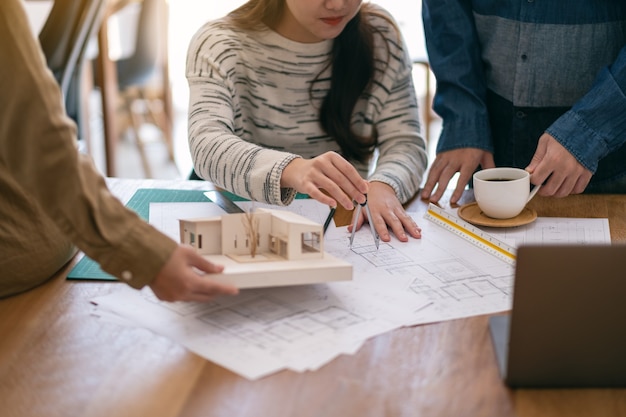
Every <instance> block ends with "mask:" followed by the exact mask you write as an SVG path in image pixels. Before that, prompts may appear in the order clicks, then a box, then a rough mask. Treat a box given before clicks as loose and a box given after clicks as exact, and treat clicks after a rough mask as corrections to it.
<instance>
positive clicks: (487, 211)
mask: <svg viewBox="0 0 626 417" xmlns="http://www.w3.org/2000/svg"><path fill="white" fill-rule="evenodd" d="M473 179H474V197H475V198H476V203H478V207H480V210H481V211H482V212H483V214H484V215H486V216H488V217H491V218H494V219H510V218H512V217H515V216H517V215H518V214H520V213H521V212H522V210H524V207H526V203H528V202H529V201H530V200H531V199H532V198H533V197H534V196H535V194H536V193H537V191H538V190H539V186H535V187H534V188H533V189H532V191H531V188H530V187H531V184H530V174H529V173H528V171H526V170H523V169H520V168H505V167H501V168H487V169H483V170H481V171H478V172H475V173H474V176H473Z"/></svg>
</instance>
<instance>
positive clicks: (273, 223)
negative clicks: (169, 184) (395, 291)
mask: <svg viewBox="0 0 626 417" xmlns="http://www.w3.org/2000/svg"><path fill="white" fill-rule="evenodd" d="M179 224H180V241H181V243H184V244H187V245H190V246H192V247H193V248H195V250H196V251H198V253H200V254H201V255H203V256H204V257H205V258H207V259H208V260H209V261H211V262H214V263H216V264H221V265H224V271H223V272H222V273H221V274H215V275H212V276H211V279H215V280H216V281H221V282H228V283H231V284H233V285H235V286H237V287H238V288H257V287H275V286H284V285H302V284H313V283H321V282H329V281H347V280H351V279H352V265H351V264H350V263H348V262H346V261H344V260H341V259H339V258H336V257H334V256H332V255H330V254H328V253H326V252H324V236H323V226H322V225H320V224H317V223H315V222H313V221H311V220H309V219H307V218H306V217H303V216H300V215H298V214H295V213H292V212H289V211H284V210H272V209H256V210H255V211H254V212H250V213H232V214H225V215H223V216H220V217H211V218H201V219H180V220H179Z"/></svg>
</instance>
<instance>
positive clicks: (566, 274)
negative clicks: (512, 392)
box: [490, 245, 626, 388]
mask: <svg viewBox="0 0 626 417" xmlns="http://www.w3.org/2000/svg"><path fill="white" fill-rule="evenodd" d="M490 331H491V336H492V340H493V343H494V348H495V351H496V356H497V359H498V365H499V367H500V371H501V374H502V377H503V379H504V382H505V383H506V384H507V385H508V386H510V387H512V388H574V387H579V388H582V387H589V388H590V387H626V245H564V246H533V245H529V246H521V247H520V248H519V249H518V251H517V262H516V267H515V283H514V288H513V305H512V309H511V313H510V314H508V315H501V316H493V317H491V318H490Z"/></svg>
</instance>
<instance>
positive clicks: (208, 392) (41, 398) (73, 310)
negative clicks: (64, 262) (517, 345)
mask: <svg viewBox="0 0 626 417" xmlns="http://www.w3.org/2000/svg"><path fill="white" fill-rule="evenodd" d="M112 186H113V188H114V189H115V190H117V192H118V193H119V194H118V195H122V196H124V197H125V198H129V197H130V196H131V195H132V192H133V189H134V188H135V187H139V186H141V187H159V188H163V187H170V188H189V187H192V188H195V189H198V188H203V187H204V188H206V189H210V186H209V185H208V184H207V183H204V182H184V181H180V182H176V181H168V182H164V181H155V180H150V181H148V180H144V181H141V180H114V181H112ZM470 199H471V195H467V196H466V197H465V201H464V202H467V201H469V200H470ZM411 204H412V205H413V206H415V207H416V206H418V205H420V204H425V203H424V202H422V201H414V202H413V203H411ZM531 205H532V207H533V208H535V209H536V210H537V212H538V213H539V215H540V216H546V217H547V216H559V217H568V216H570V217H606V218H609V224H610V229H611V236H612V239H613V240H614V241H616V242H626V196H570V197H568V198H565V199H544V198H541V197H536V198H535V199H534V200H533V201H532V202H531ZM444 206H445V204H444ZM68 269H69V267H68V268H66V269H64V270H63V271H61V272H60V273H59V274H58V275H57V276H56V277H54V278H53V279H51V280H50V281H49V282H48V283H46V284H44V285H42V286H41V287H38V288H36V289H34V290H32V291H30V292H27V293H24V294H21V295H18V296H14V297H10V298H6V299H2V300H0V317H1V319H0V410H1V411H0V415H2V416H4V417H13V416H29V417H30V416H33V417H34V416H46V417H53V416H63V417H69V416H71V417H83V416H84V417H87V416H90V417H91V416H107V417H123V416H132V417H137V416H150V417H160V416H163V417H170V416H177V417H178V416H203V417H204V416H224V417H236V416H255V417H281V416H297V417H313V416H315V417H318V416H319V417H333V416H336V417H346V416H358V417H367V416H372V417H374V416H375V417H380V416H427V417H433V416H455V417H458V416H472V417H474V416H497V417H506V416H522V417H527V416H528V417H530V416H532V417H535V416H568V417H572V416H591V415H593V416H611V417H615V416H618V415H626V390H623V389H595V390H591V389H589V390H582V389H581V390H510V389H508V388H506V387H505V386H504V385H503V384H502V382H501V380H500V377H499V374H498V370H497V365H496V360H495V356H494V352H493V349H492V345H491V339H490V335H489V330H488V317H487V316H479V317H472V318H468V319H461V320H453V321H445V322H442V323H436V324H430V325H422V326H415V327H410V328H403V329H399V330H395V331H393V332H389V333H386V334H384V335H381V336H378V337H376V338H374V339H371V340H369V341H368V342H366V343H365V345H364V346H363V347H362V348H361V349H360V350H359V351H358V352H357V353H356V354H355V355H351V356H350V355H344V356H341V357H339V358H337V359H335V360H334V361H332V362H331V363H329V364H328V365H326V366H324V367H322V368H321V369H320V370H319V371H316V372H308V373H295V372H291V371H283V372H280V373H277V374H274V375H271V376H268V377H266V378H263V379H261V380H258V381H254V382H250V381H248V380H246V379H244V378H241V377H239V376H237V375H236V374H233V373H231V372H230V371H227V370H225V369H223V368H221V367H220V366H218V365H216V364H214V363H211V362H209V361H207V360H205V359H203V358H201V357H199V356H197V355H195V354H193V353H190V352H189V351H187V350H186V349H185V348H184V347H181V346H180V345H178V344H177V343H175V342H173V341H171V340H169V339H166V338H164V337H161V336H158V335H155V334H154V333H152V332H150V331H148V330H143V329H138V328H132V327H123V326H119V325H116V324H111V323H101V322H100V321H98V320H96V319H95V318H94V317H91V316H90V312H91V306H90V303H89V300H90V299H91V298H92V297H95V296H99V295H104V294H108V293H110V292H113V291H117V290H119V288H121V286H122V285H124V284H121V283H102V282H76V281H66V280H65V274H66V273H67V271H68Z"/></svg>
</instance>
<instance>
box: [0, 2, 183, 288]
mask: <svg viewBox="0 0 626 417" xmlns="http://www.w3.org/2000/svg"><path fill="white" fill-rule="evenodd" d="M0 62H2V65H0V92H1V93H0V94H1V98H0V182H5V183H8V182H11V183H15V182H17V183H18V184H19V186H20V187H21V189H22V190H23V191H24V193H25V194H26V195H28V196H29V198H30V199H31V201H32V204H38V205H40V206H41V208H42V210H41V211H43V212H45V213H46V215H47V216H49V217H50V219H51V220H52V221H53V223H54V224H55V225H56V226H57V227H58V229H59V230H60V232H61V233H62V234H63V235H64V236H65V237H67V239H69V240H70V241H71V242H72V243H74V244H75V245H76V246H77V247H78V248H79V249H81V250H82V251H84V252H85V253H86V254H87V255H88V256H89V257H91V258H92V259H94V260H95V261H97V262H98V263H99V264H100V265H101V266H102V268H103V269H104V270H105V271H107V272H109V273H111V274H113V275H114V276H116V277H118V278H123V279H124V280H125V281H127V282H128V283H129V284H130V285H131V286H133V287H136V288H139V287H142V286H143V285H146V284H147V283H149V282H150V281H151V280H152V279H153V278H154V277H155V276H156V274H157V273H158V271H159V270H160V269H161V267H162V266H163V264H164V263H165V262H166V261H167V259H168V258H169V257H170V256H171V253H172V252H173V250H174V249H175V247H176V243H175V242H174V241H172V240H171V239H170V238H168V237H166V236H165V235H163V234H162V233H160V232H158V231H157V230H156V229H154V228H153V227H151V226H150V225H148V224H147V223H146V222H145V221H143V220H142V219H141V218H140V217H138V216H137V215H136V214H135V213H134V212H132V211H130V210H129V209H127V208H125V207H124V206H123V204H121V203H120V201H119V200H117V199H116V198H115V197H114V196H113V195H112V194H111V193H110V192H109V190H108V189H107V187H106V184H105V182H104V179H103V178H102V176H101V175H100V174H99V173H98V172H97V170H96V169H95V167H94V165H93V164H92V163H91V160H90V159H89V158H88V157H86V156H85V155H80V154H79V153H78V152H77V150H76V127H75V125H74V123H73V122H72V121H71V120H70V119H69V118H68V117H67V116H66V114H65V109H64V106H63V104H62V103H63V101H62V96H61V92H60V90H59V88H58V85H57V83H56V81H55V79H54V77H53V76H52V74H51V72H50V71H49V70H48V69H47V66H46V63H45V58H44V56H43V55H42V52H41V50H40V48H39V46H38V43H37V41H36V39H35V37H34V36H33V34H32V32H31V29H30V27H29V25H28V21H27V18H26V15H25V12H24V9H23V6H22V5H21V2H20V0H2V1H0ZM5 203H6V202H5ZM0 204H1V203H0ZM16 209H19V207H16ZM3 221H4V220H3ZM33 259H34V260H36V256H35V257H33Z"/></svg>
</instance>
